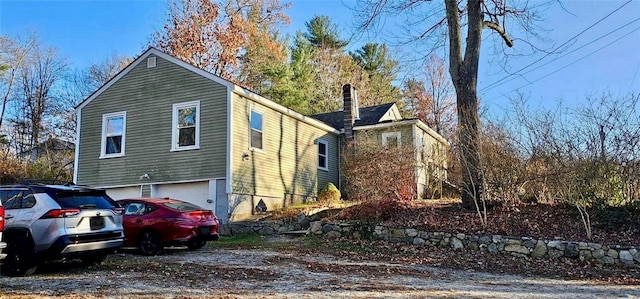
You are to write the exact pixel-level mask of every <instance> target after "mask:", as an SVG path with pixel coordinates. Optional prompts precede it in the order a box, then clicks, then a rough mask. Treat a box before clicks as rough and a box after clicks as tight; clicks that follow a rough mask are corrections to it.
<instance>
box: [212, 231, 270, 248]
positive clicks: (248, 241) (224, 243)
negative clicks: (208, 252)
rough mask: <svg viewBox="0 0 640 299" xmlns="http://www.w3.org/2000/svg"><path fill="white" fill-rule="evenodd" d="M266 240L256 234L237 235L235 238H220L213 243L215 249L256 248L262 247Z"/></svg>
mask: <svg viewBox="0 0 640 299" xmlns="http://www.w3.org/2000/svg"><path fill="white" fill-rule="evenodd" d="M265 240H266V238H265V237H264V236H261V235H259V234H256V233H245V234H238V235H235V236H228V237H227V236H222V237H220V239H219V240H218V241H217V242H215V243H214V244H215V247H220V248H257V247H264V246H263V245H264V243H265Z"/></svg>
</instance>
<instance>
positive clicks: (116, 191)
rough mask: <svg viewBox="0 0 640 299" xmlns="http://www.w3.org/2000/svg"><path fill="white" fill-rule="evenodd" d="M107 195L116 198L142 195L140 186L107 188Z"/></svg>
mask: <svg viewBox="0 0 640 299" xmlns="http://www.w3.org/2000/svg"><path fill="white" fill-rule="evenodd" d="M107 195H109V197H111V198H113V199H115V200H118V199H123V198H135V197H140V196H142V193H141V189H140V186H135V187H123V188H111V189H107Z"/></svg>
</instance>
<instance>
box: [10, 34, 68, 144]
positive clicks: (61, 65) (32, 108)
mask: <svg viewBox="0 0 640 299" xmlns="http://www.w3.org/2000/svg"><path fill="white" fill-rule="evenodd" d="M66 67H67V64H66V62H65V60H64V59H62V58H60V56H59V55H58V53H57V50H56V49H54V48H47V47H43V46H41V45H39V44H37V43H36V45H35V46H34V49H33V51H32V53H30V56H29V59H28V63H26V64H24V65H22V66H21V67H20V69H19V70H18V75H17V76H18V80H19V82H18V84H17V88H18V91H17V92H16V98H15V100H16V102H15V103H16V109H15V111H14V113H13V116H14V123H15V124H19V127H20V130H19V131H20V132H22V133H27V134H28V138H26V140H24V141H23V143H24V144H22V145H21V146H20V147H25V146H26V147H27V148H31V147H34V146H36V145H38V144H39V142H40V137H41V135H42V134H43V133H44V132H43V129H44V121H45V118H46V117H47V116H48V114H47V113H49V112H50V111H51V109H52V106H53V105H54V104H55V99H56V97H55V96H56V93H55V91H54V88H55V86H56V84H57V83H59V82H60V80H61V79H62V77H63V75H64V72H65V71H66ZM18 140H19V139H18ZM21 149H23V150H24V148H21Z"/></svg>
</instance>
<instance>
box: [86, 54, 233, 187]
mask: <svg viewBox="0 0 640 299" xmlns="http://www.w3.org/2000/svg"><path fill="white" fill-rule="evenodd" d="M226 97H227V90H226V87H224V86H222V85H220V84H217V83H215V82H212V81H211V80H209V79H206V78H203V77H201V76H199V75H197V74H195V73H193V72H190V71H189V70H187V69H185V68H182V67H180V66H178V65H175V64H173V63H171V62H169V61H166V60H163V59H161V58H160V57H158V58H157V66H156V67H154V68H147V65H146V61H142V63H140V64H138V65H137V66H136V67H135V68H133V69H132V70H131V71H130V72H129V73H127V74H126V75H125V76H124V77H122V78H121V79H120V80H118V81H117V82H115V83H114V84H113V85H112V86H110V87H109V88H108V89H107V90H105V91H104V92H103V93H102V94H100V95H99V96H98V97H97V98H95V99H94V100H93V101H92V102H90V103H89V104H88V105H86V106H85V107H84V108H83V109H82V111H81V124H80V128H81V131H80V151H79V158H78V174H77V175H78V183H80V184H87V185H92V186H122V185H131V184H141V183H144V184H149V183H154V182H171V181H183V180H196V179H205V178H211V177H224V176H225V165H226V155H225V153H226V139H227V136H226V135H227V127H226V121H227V118H226V112H227V107H226V105H227V100H226ZM187 101H200V109H201V111H200V117H201V120H200V149H197V150H189V151H175V152H172V151H170V149H171V136H172V111H173V110H172V109H173V104H176V103H182V102H187ZM120 111H126V113H127V116H126V121H127V122H126V141H125V156H124V157H117V158H107V159H100V158H99V156H100V145H101V144H100V142H101V140H100V139H101V134H102V115H103V114H106V113H113V112H120ZM145 173H147V174H149V176H150V179H148V180H144V181H142V180H141V179H140V176H141V175H143V174H145Z"/></svg>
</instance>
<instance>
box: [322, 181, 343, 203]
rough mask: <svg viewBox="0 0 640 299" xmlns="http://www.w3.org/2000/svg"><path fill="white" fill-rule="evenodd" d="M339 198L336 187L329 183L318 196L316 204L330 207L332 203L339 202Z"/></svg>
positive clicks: (338, 191)
mask: <svg viewBox="0 0 640 299" xmlns="http://www.w3.org/2000/svg"><path fill="white" fill-rule="evenodd" d="M340 198H341V195H340V190H338V188H336V186H335V185H334V184H333V183H331V182H329V183H328V184H327V185H326V186H324V188H323V189H322V191H320V195H318V203H320V204H322V205H330V204H332V203H336V202H339V201H340Z"/></svg>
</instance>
